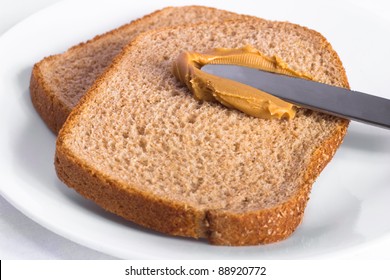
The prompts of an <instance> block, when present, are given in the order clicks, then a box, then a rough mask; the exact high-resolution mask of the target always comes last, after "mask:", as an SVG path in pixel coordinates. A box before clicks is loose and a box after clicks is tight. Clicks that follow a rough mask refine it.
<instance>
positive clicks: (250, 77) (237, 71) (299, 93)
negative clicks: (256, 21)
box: [201, 64, 390, 129]
mask: <svg viewBox="0 0 390 280" xmlns="http://www.w3.org/2000/svg"><path fill="white" fill-rule="evenodd" d="M201 70H202V71H204V72H207V73H209V74H212V75H216V76H220V77H222V78H226V79H231V80H234V81H237V82H240V83H243V84H246V85H249V86H251V87H254V88H257V89H260V90H262V91H265V92H267V93H269V94H272V95H274V96H276V97H279V98H281V99H283V100H285V101H288V102H290V103H293V104H296V105H298V106H301V107H304V108H308V109H312V110H315V111H319V112H323V113H326V114H330V115H334V116H337V117H341V118H346V119H350V120H354V121H359V122H363V123H367V124H371V125H376V126H379V127H382V128H387V129H389V128H390V100H389V99H386V98H383V97H379V96H374V95H370V94H367V93H363V92H359V91H352V90H348V89H345V88H342V87H336V86H330V85H327V84H324V83H319V82H314V81H310V80H306V79H301V78H296V77H290V76H286V75H281V74H275V73H271V72H266V71H262V70H258V69H254V68H249V67H245V66H237V65H224V64H206V65H205V66H203V67H202V68H201Z"/></svg>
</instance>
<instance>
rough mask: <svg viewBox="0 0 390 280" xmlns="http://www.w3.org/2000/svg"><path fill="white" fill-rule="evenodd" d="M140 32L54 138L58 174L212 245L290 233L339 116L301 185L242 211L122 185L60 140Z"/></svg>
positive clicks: (327, 156)
mask: <svg viewBox="0 0 390 280" xmlns="http://www.w3.org/2000/svg"><path fill="white" fill-rule="evenodd" d="M288 24H291V23H288ZM301 28H304V29H306V31H307V32H312V34H313V36H320V38H321V40H322V42H323V44H324V46H325V47H326V48H327V49H328V50H329V52H330V53H331V54H332V56H333V58H334V59H335V61H337V64H338V65H337V66H336V67H337V68H338V71H339V73H341V75H342V77H341V80H342V84H343V86H344V87H346V88H348V87H349V85H348V81H347V77H346V74H345V71H344V67H343V65H342V63H341V61H340V59H339V57H338V55H337V53H336V52H335V51H334V50H333V49H332V47H331V46H330V44H329V43H328V41H327V40H326V39H325V38H324V37H323V36H322V35H321V34H319V33H318V32H315V31H313V30H310V29H307V28H305V27H301ZM154 32H155V31H150V32H148V33H154ZM143 36H146V35H140V36H139V37H138V39H136V40H135V41H133V42H132V43H130V44H129V45H128V46H127V47H126V48H125V49H124V51H123V52H122V53H121V54H120V55H118V56H117V57H116V59H115V60H114V62H113V64H112V65H111V67H110V68H109V69H108V70H107V71H106V72H105V74H104V75H103V76H102V77H100V78H99V79H98V80H97V82H96V83H95V84H94V85H93V87H92V88H91V89H90V90H89V91H88V93H87V94H86V95H85V96H84V97H83V99H82V100H81V102H80V103H79V104H78V106H77V107H76V109H74V110H73V111H72V113H71V114H70V116H69V118H68V120H67V122H66V124H65V126H64V127H63V128H62V130H61V132H60V134H59V138H58V139H57V149H56V159H55V166H56V171H57V174H58V176H59V178H60V179H61V180H62V181H63V182H65V183H66V184H67V185H68V186H70V187H71V188H74V189H75V190H76V191H77V192H79V193H80V194H81V195H83V196H85V197H87V198H89V199H91V200H93V201H94V202H95V203H97V204H98V205H100V206H101V207H103V208H104V209H106V210H107V211H110V212H112V213H115V214H118V215H119V216H122V217H124V218H125V219H127V220H130V221H133V222H135V223H137V224H140V225H143V226H145V227H147V228H151V229H154V230H157V231H160V232H163V233H167V234H170V235H177V236H187V237H192V238H206V239H207V240H208V241H209V242H210V243H211V244H214V245H232V246H233V245H234V246H236V245H240V246H242V245H256V244H267V243H272V242H276V241H280V240H283V239H285V238H287V237H288V236H290V235H291V234H292V233H293V232H294V231H295V229H296V228H297V226H298V225H299V224H300V223H301V222H302V218H303V213H304V209H305V207H306V204H307V201H308V199H309V194H310V190H311V187H312V184H313V182H314V181H315V179H316V178H317V177H318V175H319V174H320V172H321V171H322V170H323V168H324V167H325V166H326V164H327V163H328V162H329V161H330V160H331V158H332V157H333V155H334V153H335V152H336V150H337V148H338V147H339V145H340V144H341V143H342V140H343V138H344V136H345V133H346V130H347V127H348V124H349V121H347V120H342V119H340V120H339V125H338V126H337V129H335V131H334V132H333V133H332V135H330V136H329V137H328V138H327V139H325V140H324V141H323V143H322V145H321V146H320V147H318V148H317V149H316V150H315V151H314V152H313V154H312V156H311V158H310V161H309V164H308V167H307V169H306V170H305V172H304V174H303V183H302V184H301V186H300V187H299V188H298V191H297V192H296V193H295V194H294V195H292V196H291V197H290V198H289V199H288V200H287V201H285V202H283V203H281V204H279V205H277V206H276V207H274V208H270V209H261V210H257V211H250V212H245V213H232V212H229V211H225V210H220V209H217V210H209V209H196V208H194V207H191V206H189V205H183V204H179V203H175V202H173V201H170V200H167V199H163V198H160V197H157V196H155V195H153V194H150V193H146V192H141V191H139V190H135V188H132V187H131V186H127V187H126V188H122V186H121V183H120V182H116V181H115V180H114V179H112V178H110V177H108V176H106V175H104V174H100V173H99V172H98V171H97V170H95V169H94V167H93V166H90V165H89V164H88V163H87V162H83V161H82V160H80V159H78V158H77V157H75V156H74V155H73V154H72V152H71V151H70V150H68V148H67V147H66V145H65V144H64V139H65V138H66V135H67V134H68V133H69V131H68V130H69V129H71V127H72V126H74V125H76V122H77V121H76V116H77V115H78V114H81V113H82V111H83V107H84V106H88V100H89V98H90V97H91V96H93V95H94V92H95V91H98V90H99V87H100V86H101V85H102V84H103V83H104V80H105V78H106V77H109V76H110V75H111V74H113V73H114V72H115V71H116V64H117V63H119V61H120V60H121V59H122V57H123V56H125V55H126V54H127V53H129V52H131V51H132V48H133V45H135V44H136V42H137V41H138V40H141V39H142V37H143Z"/></svg>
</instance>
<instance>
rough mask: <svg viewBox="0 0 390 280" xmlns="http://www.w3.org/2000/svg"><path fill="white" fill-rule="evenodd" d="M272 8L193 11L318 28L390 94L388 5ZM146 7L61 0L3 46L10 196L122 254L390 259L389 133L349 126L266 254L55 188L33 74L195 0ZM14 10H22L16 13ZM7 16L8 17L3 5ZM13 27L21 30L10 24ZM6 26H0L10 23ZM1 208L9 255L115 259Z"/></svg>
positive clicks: (68, 231)
mask: <svg viewBox="0 0 390 280" xmlns="http://www.w3.org/2000/svg"><path fill="white" fill-rule="evenodd" d="M1 1H4V0H1ZM29 2H30V1H26V2H25V3H24V5H30V6H29V7H30V8H26V7H25V6H24V7H25V8H24V10H23V11H24V13H25V14H24V15H26V14H27V13H30V12H32V11H34V6H33V5H32V4H27V3H29ZM49 2H50V1H42V2H41V4H42V3H43V4H42V5H46V4H47V3H49ZM270 2H271V1H267V2H264V4H263V6H262V9H261V10H260V9H254V8H251V7H250V6H249V5H247V3H248V1H234V2H233V1H232V2H228V3H224V2H221V1H219V2H217V1H215V2H213V1H192V2H191V3H200V4H206V5H216V6H218V7H222V8H226V9H230V10H232V11H236V12H241V13H247V14H253V15H257V16H260V17H264V18H268V19H278V20H288V21H291V22H296V23H300V24H302V25H306V26H310V27H311V28H314V29H316V30H318V31H320V32H321V33H323V34H324V35H325V37H327V38H328V40H329V41H330V42H332V45H333V47H334V48H335V49H336V51H337V52H338V53H339V54H340V56H341V59H342V61H343V62H344V65H345V68H346V71H347V74H348V77H349V80H350V83H351V86H352V87H353V88H354V89H359V90H361V91H366V92H370V93H373V94H374V93H375V94H376V95H380V96H383V97H387V98H390V93H389V91H388V71H387V68H385V66H386V65H389V62H390V58H389V57H388V56H382V54H383V53H387V51H388V49H390V43H389V42H388V38H387V37H388V36H384V34H389V31H390V23H389V21H388V20H387V19H386V18H385V17H383V16H382V15H384V14H385V13H384V12H383V10H384V9H387V7H385V6H384V5H382V6H380V7H381V8H380V9H379V6H375V5H373V4H372V3H379V4H381V3H380V1H378V2H375V1H374V2H373V1H370V3H371V4H370V5H368V4H367V3H365V2H362V1H359V5H354V4H353V3H352V1H351V2H347V1H337V2H334V3H333V2H329V1H327V2H326V4H315V5H314V4H313V1H309V2H308V3H309V4H307V3H306V4H305V3H303V2H304V1H293V2H292V1H272V3H270ZM3 3H4V2H1V5H3ZM10 3H11V1H10ZM12 3H17V1H15V2H12ZM91 3H94V4H93V6H94V9H93V10H91V9H90V7H91ZM113 3H114V4H113ZM137 3H139V2H137ZM137 3H136V2H131V3H130V2H129V1H120V0H116V1H114V0H110V1H108V0H107V1H64V2H61V3H59V4H57V5H55V6H52V7H50V8H48V9H46V10H43V11H41V12H39V13H38V14H35V15H34V16H32V17H30V18H28V19H26V20H25V21H23V22H21V23H20V24H18V25H17V26H15V27H14V28H12V29H11V30H9V31H8V32H7V33H6V34H5V35H3V36H2V37H1V38H0V62H1V64H0V65H1V67H0V100H1V102H0V104H2V105H3V106H2V110H1V111H0V122H1V128H2V131H3V133H4V135H3V137H1V138H0V154H1V155H2V156H1V158H0V170H1V178H0V187H1V189H0V190H1V194H2V195H3V196H4V197H5V198H6V199H7V200H8V201H10V202H11V203H12V204H13V205H14V206H16V207H17V208H18V209H19V210H20V211H22V212H23V213H24V214H26V215H27V216H29V217H30V218H32V219H33V220H35V221H36V222H38V223H39V224H41V225H43V226H44V227H47V228H49V229H50V230H52V231H54V232H56V233H58V234H60V235H62V236H65V237H66V238H69V239H71V240H73V241H76V242H78V243H80V244H83V245H85V246H88V247H90V248H93V249H96V250H98V251H101V252H105V253H107V254H110V255H113V256H116V257H121V258H178V259H184V258H219V259H222V258H230V259H234V258H240V259H241V258H248V259H249V258H283V259H286V258H327V257H336V258H389V257H390V253H389V252H390V220H389V219H388V218H387V213H389V212H390V186H389V185H390V183H389V182H390V172H389V171H390V160H389V159H390V144H389V143H390V131H388V130H383V129H379V128H374V127H369V126H365V125H361V124H352V125H351V126H350V129H349V133H348V135H347V137H346V139H345V142H344V143H343V145H342V147H341V148H340V150H339V151H338V153H337V155H336V157H335V159H334V160H332V162H331V164H330V165H329V166H328V167H327V168H326V169H325V170H324V172H323V174H322V175H321V176H320V178H319V179H318V180H317V182H316V184H315V185H314V189H313V192H312V195H311V200H310V201H309V205H308V208H307V210H306V215H305V218H304V222H303V224H302V225H301V226H300V227H299V228H298V230H297V231H296V233H294V235H293V236H292V237H290V238H289V239H288V240H286V241H284V242H280V243H277V244H272V245H268V246H252V247H241V248H228V247H215V246H209V245H207V244H206V243H205V242H202V241H193V240H188V239H184V238H171V237H167V236H163V235H160V234H157V233H154V232H150V231H147V230H144V229H142V228H140V227H138V226H136V225H133V224H131V223H128V222H126V221H123V220H122V219H120V218H118V217H116V216H114V215H111V214H108V213H106V212H104V211H103V210H101V209H100V208H98V207H97V206H95V205H94V204H93V203H91V202H89V201H86V200H85V199H83V198H82V197H80V196H79V195H77V194H76V193H74V192H73V191H71V190H69V189H68V188H66V187H65V186H64V185H63V184H61V183H60V182H59V181H58V179H57V178H56V176H55V173H54V169H53V164H52V162H53V153H54V140H55V138H54V136H53V135H52V134H51V133H50V132H49V131H48V129H47V128H46V127H45V126H44V125H43V124H42V121H41V120H40V119H39V117H38V116H37V114H36V113H35V111H34V109H33V108H32V105H31V102H30V99H29V94H28V84H29V76H30V73H31V67H32V65H33V64H34V63H35V62H36V61H38V60H40V59H41V58H42V57H44V56H46V55H48V54H53V53H57V52H60V51H63V50H65V49H66V48H68V47H69V46H71V45H73V44H75V43H78V42H79V41H83V40H86V39H89V38H90V37H92V36H94V35H95V34H98V33H102V32H104V31H106V30H109V29H111V28H113V27H116V26H118V25H120V24H123V23H125V22H128V21H129V20H131V19H135V18H137V17H139V16H142V15H144V14H146V13H149V12H152V11H153V10H155V9H156V8H160V7H163V6H167V5H179V4H185V3H190V1H164V2H157V1H148V2H143V3H142V4H141V3H139V4H137ZM336 3H337V5H336ZM362 3H363V4H362ZM19 4H20V3H19ZM303 4H305V8H302V7H303V6H302V5H303ZM12 5H17V4H12ZM335 5H336V6H335ZM364 5H366V6H364ZM281 6H283V7H285V9H282V10H281V9H280V7H281ZM361 6H364V7H368V6H369V7H370V8H369V9H368V8H364V9H362V8H361ZM13 7H14V8H12V9H11V10H13V11H14V13H15V14H17V13H16V12H15V11H16V10H15V7H17V6H13ZM378 9H379V10H380V12H378V13H375V11H377V10H378ZM371 10H373V11H374V12H371ZM0 11H2V13H4V9H3V7H1V6H0ZM388 11H389V10H388ZM15 18H17V17H16V16H15ZM18 19H19V18H18ZM70 19H71V20H70ZM9 22H10V23H8V24H9V25H10V24H12V23H13V21H12V19H11V20H10V21H9ZM0 24H2V25H1V28H2V29H0V30H4V29H6V28H7V27H8V26H7V25H6V27H4V25H3V21H2V22H1V23H0ZM363 38H364V40H362V39H363ZM368 53H369V54H370V55H367V54H368ZM374 70H375V71H374ZM4 104H5V105H4ZM0 206H1V209H0V210H1V212H0V213H1V214H0V232H1V237H0V246H1V247H0V258H92V259H93V258H97V259H98V258H108V256H107V255H104V254H99V253H97V252H95V251H92V250H89V249H86V248H84V247H82V246H78V245H76V244H75V243H73V242H71V241H68V240H66V239H63V238H61V237H59V236H57V235H55V234H53V233H51V232H49V231H47V230H45V229H43V228H42V227H41V226H39V225H37V224H36V223H34V222H32V221H30V220H28V219H27V218H25V217H24V216H22V215H21V214H19V212H18V211H17V210H15V209H13V208H12V207H11V206H10V205H9V204H8V203H7V202H5V201H4V200H3V199H0ZM13 248H15V249H13ZM64 248H66V249H64Z"/></svg>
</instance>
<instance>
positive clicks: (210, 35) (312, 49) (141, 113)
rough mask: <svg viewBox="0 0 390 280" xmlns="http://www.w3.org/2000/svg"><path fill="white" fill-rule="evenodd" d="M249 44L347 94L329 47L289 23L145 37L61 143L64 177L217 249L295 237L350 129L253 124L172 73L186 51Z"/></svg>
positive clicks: (300, 119) (319, 117)
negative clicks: (206, 98) (206, 99)
mask: <svg viewBox="0 0 390 280" xmlns="http://www.w3.org/2000/svg"><path fill="white" fill-rule="evenodd" d="M245 45H251V46H253V47H254V48H256V49H258V50H259V51H260V52H261V53H263V54H265V55H267V56H270V57H271V56H274V55H276V56H277V57H279V58H281V59H282V60H283V61H285V62H286V63H287V64H288V65H289V67H291V68H292V69H294V70H296V71H299V72H302V73H307V74H308V75H310V76H311V77H313V79H314V80H317V81H321V82H324V83H328V84H332V85H337V86H342V87H348V81H347V78H346V74H345V71H344V68H343V66H342V64H341V61H340V59H339V57H338V55H337V54H336V52H335V51H334V50H333V49H332V47H331V46H330V44H329V43H328V42H327V41H326V39H324V37H323V36H321V35H320V34H319V33H317V32H315V31H313V30H310V29H307V28H305V27H301V26H298V25H295V24H292V23H286V22H275V21H267V20H262V19H254V18H248V19H242V20H234V21H229V22H222V23H217V24H198V25H194V26H187V27H178V28H170V29H165V30H160V31H155V32H148V33H144V34H142V35H140V36H139V37H138V38H137V39H136V40H135V41H133V42H132V43H131V44H130V45H128V46H126V47H125V48H124V50H123V52H122V53H121V54H120V55H119V56H118V57H117V58H116V59H115V61H114V63H113V64H112V65H111V66H110V67H109V69H108V70H107V71H106V72H105V73H104V74H103V76H101V77H100V78H99V79H98V80H97V82H96V83H95V84H94V85H93V86H92V88H91V89H90V90H89V91H88V93H87V95H86V96H85V98H83V100H82V102H81V103H80V104H79V105H78V106H77V107H76V109H75V110H74V111H72V113H71V114H70V116H69V118H68V120H67V121H66V123H65V125H64V126H63V129H62V130H61V132H60V134H59V137H58V140H57V148H56V159H55V166H56V170H57V174H58V176H59V178H60V179H61V180H62V181H63V182H65V183H66V184H67V185H68V186H69V187H71V188H73V189H75V190H76V191H77V192H79V193H80V194H81V195H83V196H85V197H86V198H89V199H91V200H93V201H94V202H96V203H97V204H98V205H100V206H101V207H103V208H104V209H106V210H107V211H110V212H112V213H116V214H117V215H119V216H122V217H123V218H125V219H127V220H130V221H133V222H135V223H137V224H139V225H142V226H144V227H147V228H150V229H153V230H156V231H159V232H163V233H166V234H170V235H177V236H187V237H193V238H206V239H207V240H208V241H209V242H210V243H212V244H218V245H253V244H266V243H271V242H275V241H280V240H283V239H285V238H287V237H288V236H290V235H291V234H292V233H293V232H294V230H295V229H296V228H297V226H298V225H299V224H300V223H301V221H302V217H303V213H304V210H305V207H306V204H307V201H308V199H309V193H310V189H311V187H312V184H313V182H314V180H315V179H316V178H317V176H318V175H319V174H320V172H321V170H322V169H323V168H324V167H325V165H326V164H327V163H328V162H329V161H330V160H331V158H332V156H333V155H334V153H335V152H336V149H337V148H338V146H339V145H340V143H341V142H342V140H343V137H344V135H345V132H346V129H347V126H348V121H346V120H343V119H340V118H336V117H332V116H328V115H325V114H321V113H317V112H313V111H310V110H306V109H299V108H298V109H297V111H296V115H295V117H294V118H293V119H291V120H286V119H261V118H255V117H252V116H248V115H246V114H244V113H242V112H240V111H238V110H234V109H229V108H226V107H224V106H222V105H221V104H219V103H216V102H200V101H197V100H196V99H195V98H194V97H193V96H192V94H190V92H189V90H188V88H187V87H186V86H184V85H182V84H181V82H179V81H178V80H177V79H176V78H175V77H174V75H173V73H172V63H173V61H174V60H175V59H176V57H177V56H178V55H179V53H181V52H182V51H196V52H200V53H202V52H205V51H209V50H212V49H214V48H217V47H225V48H239V47H242V46H245Z"/></svg>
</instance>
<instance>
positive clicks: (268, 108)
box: [173, 46, 312, 119]
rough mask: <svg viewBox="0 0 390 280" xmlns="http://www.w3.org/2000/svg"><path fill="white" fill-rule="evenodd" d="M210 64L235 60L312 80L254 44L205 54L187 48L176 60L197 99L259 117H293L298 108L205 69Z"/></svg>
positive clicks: (178, 75)
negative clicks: (189, 50) (267, 54)
mask: <svg viewBox="0 0 390 280" xmlns="http://www.w3.org/2000/svg"><path fill="white" fill-rule="evenodd" d="M206 64H234V65H239V66H246V67H251V68H256V69H261V70H264V71H269V72H274V73H279V74H284V75H289V76H295V77H301V78H305V79H310V80H312V78H311V77H310V76H309V75H306V74H304V73H301V72H298V71H295V70H293V69H291V68H290V67H289V66H288V65H287V63H285V62H284V61H283V60H282V59H281V58H279V57H277V56H275V55H274V56H272V57H269V56H266V55H264V54H262V53H261V52H260V51H258V50H257V49H255V48H253V47H252V46H245V47H242V48H237V49H228V48H216V49H214V50H212V51H209V52H207V53H204V54H201V53H196V52H183V53H181V54H180V55H179V56H178V58H177V59H176V60H175V61H174V63H173V74H174V75H175V77H176V78H177V79H178V80H180V81H181V82H182V83H184V84H186V85H187V87H188V88H189V89H190V91H191V92H192V93H193V94H194V97H195V99H197V100H204V101H218V102H220V103H221V104H223V105H224V106H226V107H228V108H233V109H237V110H239V111H241V112H243V113H245V114H247V115H250V116H253V117H257V118H264V119H282V118H283V119H292V118H294V116H295V110H296V108H295V106H294V105H293V104H291V103H288V102H286V101H283V100H282V99H280V98H277V97H275V96H273V95H271V94H269V93H266V92H264V91H261V90H258V89H255V88H253V87H250V86H247V85H244V84H241V83H239V82H236V81H233V80H229V79H225V78H221V77H218V76H215V75H212V74H209V73H206V72H203V71H201V70H200V68H201V67H202V66H204V65H206Z"/></svg>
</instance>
